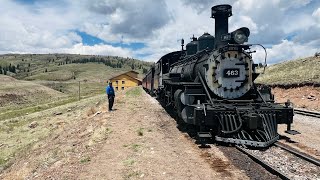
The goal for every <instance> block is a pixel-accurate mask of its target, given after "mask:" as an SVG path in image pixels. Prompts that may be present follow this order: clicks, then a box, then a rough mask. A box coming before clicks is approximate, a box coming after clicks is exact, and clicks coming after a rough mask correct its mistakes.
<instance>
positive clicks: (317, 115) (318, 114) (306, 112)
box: [294, 109, 320, 118]
mask: <svg viewBox="0 0 320 180" xmlns="http://www.w3.org/2000/svg"><path fill="white" fill-rule="evenodd" d="M294 112H295V113H296V114H301V115H304V116H311V117H316V118H320V113H319V112H313V111H306V110H301V109H294Z"/></svg>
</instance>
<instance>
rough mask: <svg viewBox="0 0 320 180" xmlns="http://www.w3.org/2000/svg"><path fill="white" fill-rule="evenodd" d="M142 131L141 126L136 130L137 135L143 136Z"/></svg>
mask: <svg viewBox="0 0 320 180" xmlns="http://www.w3.org/2000/svg"><path fill="white" fill-rule="evenodd" d="M143 131H144V129H143V128H139V129H138V130H137V133H138V136H143Z"/></svg>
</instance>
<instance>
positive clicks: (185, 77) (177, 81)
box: [143, 5, 295, 147]
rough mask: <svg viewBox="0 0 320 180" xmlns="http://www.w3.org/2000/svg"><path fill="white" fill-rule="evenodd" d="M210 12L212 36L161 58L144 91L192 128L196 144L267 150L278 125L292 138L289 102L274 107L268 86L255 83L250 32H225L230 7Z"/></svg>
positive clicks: (203, 37)
mask: <svg viewBox="0 0 320 180" xmlns="http://www.w3.org/2000/svg"><path fill="white" fill-rule="evenodd" d="M211 12H212V13H211V17H212V18H214V19H215V35H214V36H212V35H210V34H209V33H204V34H203V35H202V36H200V37H199V38H195V37H193V38H192V41H191V42H190V43H188V44H187V45H186V50H184V49H183V48H182V50H181V51H175V52H171V53H168V54H166V55H164V56H163V57H162V58H161V59H160V60H159V61H158V62H157V63H156V64H155V65H154V66H153V67H152V68H151V69H150V70H149V71H148V73H147V74H146V76H145V78H144V79H143V87H144V88H145V89H146V90H147V91H148V92H150V93H151V94H155V95H157V97H158V99H159V100H161V101H162V102H164V103H165V104H166V106H171V107H174V109H175V111H176V112H177V115H178V116H179V118H181V119H182V120H183V121H184V123H187V124H191V125H194V126H193V127H194V128H195V129H196V130H197V133H198V138H199V140H201V141H202V140H207V139H211V140H215V141H217V142H226V143H234V144H242V145H249V146H255V147H267V146H269V145H270V144H272V143H274V142H275V141H277V140H278V139H279V135H278V129H277V128H278V124H287V132H288V133H295V131H292V130H291V129H290V127H291V126H290V125H291V123H292V122H293V108H292V107H291V106H290V103H285V104H279V103H275V102H274V96H273V94H272V93H271V90H270V88H269V87H267V86H263V85H259V86H258V85H257V84H255V83H254V80H255V79H256V78H257V77H258V76H259V73H257V72H256V67H257V64H255V63H254V61H253V59H252V53H254V52H253V51H251V49H250V48H251V46H252V44H245V42H247V41H248V37H249V35H250V30H249V29H248V28H246V27H242V28H239V29H237V30H235V31H233V32H229V30H228V18H229V17H230V16H232V7H231V6H230V5H217V6H214V7H212V8H211ZM182 47H183V44H182Z"/></svg>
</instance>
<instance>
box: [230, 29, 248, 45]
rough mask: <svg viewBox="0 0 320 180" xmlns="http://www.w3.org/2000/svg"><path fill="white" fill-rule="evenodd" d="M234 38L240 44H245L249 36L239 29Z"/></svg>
mask: <svg viewBox="0 0 320 180" xmlns="http://www.w3.org/2000/svg"><path fill="white" fill-rule="evenodd" d="M233 39H234V41H235V42H236V43H238V44H243V43H244V42H247V41H248V37H247V36H246V35H245V34H244V33H243V32H242V31H237V32H236V33H235V34H234V37H233Z"/></svg>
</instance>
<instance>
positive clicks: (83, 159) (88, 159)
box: [80, 157, 91, 163]
mask: <svg viewBox="0 0 320 180" xmlns="http://www.w3.org/2000/svg"><path fill="white" fill-rule="evenodd" d="M90 161H91V158H90V157H83V158H82V159H80V163H87V162H90Z"/></svg>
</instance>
